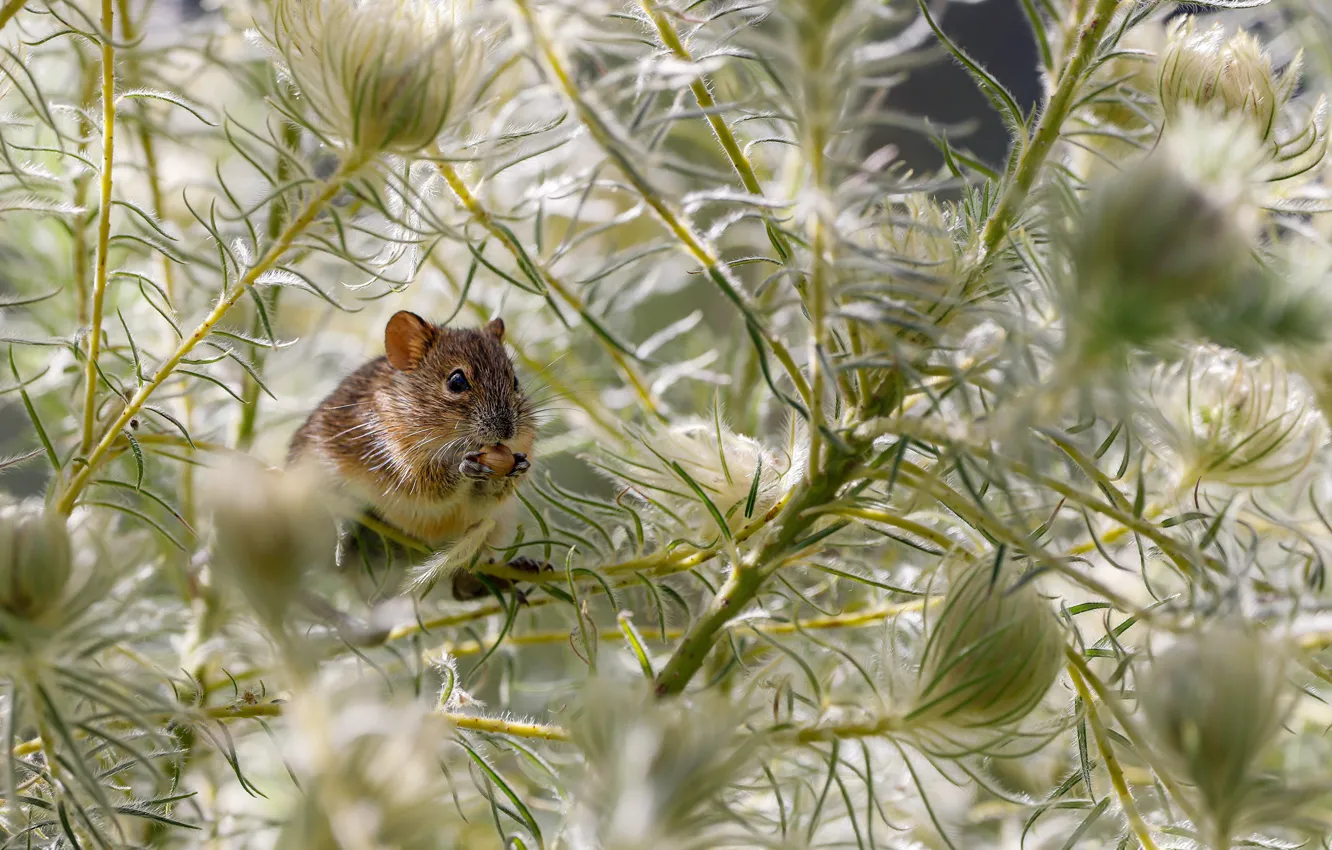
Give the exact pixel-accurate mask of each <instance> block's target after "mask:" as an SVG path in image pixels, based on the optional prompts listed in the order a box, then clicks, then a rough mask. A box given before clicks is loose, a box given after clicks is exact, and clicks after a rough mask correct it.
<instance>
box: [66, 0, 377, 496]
mask: <svg viewBox="0 0 1332 850" xmlns="http://www.w3.org/2000/svg"><path fill="white" fill-rule="evenodd" d="M108 2H109V0H108ZM362 164H363V161H362V160H360V159H357V158H349V159H347V160H345V161H344V162H343V163H342V164H341V165H340V166H339V167H338V170H337V171H336V172H334V173H333V174H332V176H330V177H329V178H328V180H327V181H326V182H325V183H324V185H323V187H322V188H321V189H320V190H319V192H318V193H317V194H315V195H313V196H312V197H311V198H310V199H309V200H308V201H307V202H306V204H305V208H304V209H303V210H302V211H301V214H300V215H299V216H297V217H296V218H295V219H294V220H293V221H292V222H291V223H290V224H288V225H287V226H286V227H285V228H284V229H283V231H282V234H281V235H280V236H279V237H278V238H277V241H275V242H274V243H273V244H272V245H271V246H269V249H268V250H267V251H266V252H264V255H263V256H262V257H260V258H259V259H258V260H257V261H256V262H255V264H254V265H253V266H251V267H250V268H249V270H247V271H246V272H245V274H244V275H243V276H242V277H241V279H240V280H239V281H238V282H237V284H236V286H235V287H233V288H232V290H231V291H230V292H229V293H225V294H223V295H222V297H221V298H219V299H218V302H217V305H216V306H215V307H214V308H213V309H212V311H211V312H210V313H209V314H208V315H207V316H205V317H204V319H203V321H202V322H200V323H199V325H198V327H196V328H195V329H194V330H193V331H192V332H190V334H189V335H188V336H186V337H185V338H184V339H182V340H181V341H180V344H179V345H178V346H177V347H176V350H175V351H174V352H172V354H171V356H170V357H168V358H167V359H166V361H165V362H163V363H162V365H161V366H159V367H158V368H157V371H156V372H154V373H153V377H152V378H151V379H149V380H148V381H147V382H146V383H144V385H143V386H141V387H139V389H138V391H137V392H136V393H134V396H133V397H132V398H131V399H130V400H129V402H127V403H126V405H125V409H124V410H123V411H121V413H120V416H118V417H116V420H115V421H114V422H112V423H111V424H110V425H109V426H108V427H107V429H106V431H105V432H104V433H103V435H102V439H101V441H100V442H98V444H97V446H96V448H94V449H93V451H92V453H91V454H90V455H89V456H88V458H87V461H86V462H85V464H84V466H83V468H82V469H80V470H79V473H78V474H77V475H75V476H74V478H73V479H72V480H71V481H70V483H69V486H68V487H67V488H66V489H65V492H64V493H63V494H62V495H61V497H60V500H59V502H57V504H56V507H57V509H58V510H59V511H60V512H61V513H63V514H66V515H68V514H69V513H70V512H72V511H73V510H74V505H75V503H76V502H77V500H78V497H79V493H80V492H81V491H82V490H83V488H84V486H85V485H86V484H87V483H88V480H89V478H91V477H92V474H93V472H94V470H96V468H97V466H98V464H99V463H100V462H101V460H102V459H103V458H104V457H105V455H106V453H107V452H108V451H110V449H111V447H112V445H113V444H114V443H115V441H116V439H117V438H118V437H119V436H120V432H121V430H122V429H124V427H125V426H126V425H128V424H129V421H130V419H132V418H134V416H135V414H137V413H138V412H139V411H140V410H141V409H143V406H144V405H145V404H147V403H148V399H149V397H150V396H151V395H152V394H153V392H154V391H156V390H157V388H158V387H160V386H161V385H162V383H163V382H164V381H166V379H167V378H169V377H170V376H171V373H172V372H174V371H175V369H176V367H177V366H179V365H180V362H181V361H182V360H184V359H185V358H186V357H187V356H189V353H190V352H191V351H193V350H194V347H195V346H196V345H198V344H199V343H200V342H202V341H203V339H204V337H206V336H208V334H209V333H211V332H212V330H213V327H214V326H215V325H217V323H218V322H220V321H221V320H222V317H223V316H225V315H226V314H227V311H228V310H230V309H231V308H232V307H233V306H235V305H236V302H238V301H240V299H241V298H243V297H244V296H245V292H246V290H248V289H249V288H250V287H251V286H253V285H254V283H255V281H257V280H258V279H259V278H260V276H261V275H263V274H264V272H266V271H268V270H269V269H271V268H272V267H273V266H274V265H275V264H276V263H277V262H278V260H280V259H282V257H283V255H284V254H286V253H287V251H288V249H290V248H291V244H292V242H293V241H295V239H296V237H297V236H299V235H300V234H301V233H303V232H304V231H305V229H306V228H307V227H309V226H310V224H311V223H313V222H314V220H315V218H316V217H317V216H318V215H319V213H320V212H321V211H322V210H323V209H324V207H326V206H327V205H328V203H329V201H331V200H333V197H334V196H335V195H337V193H338V190H339V189H341V188H342V184H343V183H345V182H346V180H347V179H348V177H350V176H351V174H352V173H354V172H355V171H356V170H357V169H359V168H360V166H361V165H362Z"/></svg>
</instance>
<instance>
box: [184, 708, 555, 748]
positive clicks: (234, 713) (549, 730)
mask: <svg viewBox="0 0 1332 850" xmlns="http://www.w3.org/2000/svg"><path fill="white" fill-rule="evenodd" d="M204 713H205V714H207V715H208V716H209V717H211V718H213V719H215V720H230V719H233V718H244V717H280V716H281V715H282V713H283V705H282V704H281V703H272V702H264V703H253V704H250V703H241V704H240V705H224V706H215V707H213V708H206V709H204ZM436 716H438V717H442V718H444V719H445V720H447V721H449V723H451V724H453V725H454V726H456V727H458V728H459V729H467V730H469V731H472V732H486V733H488V734H491V735H510V736H512V737H515V738H536V739H538V740H541V741H567V740H569V733H568V732H566V731H565V730H564V729H561V728H560V727H558V726H548V725H546V724H544V723H522V722H520V721H517V720H505V719H504V718H501V717H477V716H476V715H473V714H459V713H457V712H452V711H441V712H436Z"/></svg>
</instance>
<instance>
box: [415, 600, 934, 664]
mask: <svg viewBox="0 0 1332 850" xmlns="http://www.w3.org/2000/svg"><path fill="white" fill-rule="evenodd" d="M941 599H942V597H934V598H931V599H929V600H925V599H913V600H911V601H910V602H900V603H896V604H892V605H876V606H873V607H871V608H863V609H861V610H859V611H846V612H843V613H841V614H829V615H827V616H824V617H810V618H808V619H805V620H797V621H794V622H790V623H780V622H778V623H754V622H752V621H751V622H748V623H746V627H747V628H751V629H753V630H754V631H756V632H759V633H760V634H765V635H790V634H799V633H801V632H805V631H813V630H831V629H860V628H864V627H866V626H874V625H878V624H879V623H882V622H883V621H884V620H891V619H892V618H893V617H898V616H901V615H902V614H905V613H908V612H910V611H919V610H922V609H924V608H928V607H931V606H932V605H934V604H935V603H936V602H938V601H939V600H941ZM684 635H685V630H684V629H667V630H666V637H665V640H668V641H672V640H679V639H680V638H682V637H684ZM642 636H643V638H644V639H646V640H649V641H661V640H662V637H661V633H660V632H658V631H654V630H651V629H648V630H645V631H643V633H642ZM597 637H598V639H600V640H604V641H618V640H623V639H624V633H623V632H621V631H620V630H619V629H601V630H599V631H598V632H597ZM568 640H569V630H568V629H556V630H554V631H548V632H528V633H526V634H517V635H510V636H508V637H507V638H505V640H504V643H505V646H540V645H545V644H559V643H567V642H568ZM489 648H490V645H489V644H486V643H478V642H477V641H465V642H463V643H456V644H455V643H444V644H442V645H441V646H440V647H439V648H438V649H436V650H432V651H433V652H436V653H438V652H447V653H448V654H449V655H452V656H454V657H462V656H467V655H480V654H481V653H483V652H485V651H486V650H487V649H489Z"/></svg>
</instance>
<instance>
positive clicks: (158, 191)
mask: <svg viewBox="0 0 1332 850" xmlns="http://www.w3.org/2000/svg"><path fill="white" fill-rule="evenodd" d="M116 14H117V16H118V17H119V18H120V37H121V39H123V40H124V41H125V43H127V44H132V43H134V41H135V39H136V36H137V33H136V31H135V28H134V19H133V17H131V16H130V0H116ZM126 60H127V64H128V66H129V67H128V70H129V74H130V79H131V84H134V83H135V82H137V75H138V70H139V63H138V60H137V59H135V58H134V55H133V53H131V54H130V55H128V56H127V57H126ZM138 110H139V127H138V132H137V133H136V134H135V135H136V138H137V139H138V141H139V147H140V149H141V150H142V151H143V169H144V175H145V176H146V177H147V178H148V197H149V199H150V200H151V201H152V205H153V206H152V210H153V215H155V216H157V220H158V221H161V222H165V221H166V202H165V200H164V196H163V194H162V175H161V170H160V169H159V168H158V166H157V140H156V138H155V137H154V136H153V134H152V131H151V130H150V129H149V127H148V115H147V113H148V109H147V107H146V106H144V105H143V103H142V102H139V103H138ZM157 259H158V262H159V267H160V268H161V270H162V288H163V289H165V290H166V297H167V304H168V306H169V307H170V308H171V309H173V310H174V309H176V307H177V304H176V269H175V264H174V263H173V262H172V261H171V260H170V259H169V258H168V257H167V256H166V254H164V253H162V252H160V251H159V252H158V255H157ZM246 377H249V376H248V375H247V376H246ZM180 406H181V421H182V423H183V424H184V425H185V430H186V431H187V432H192V431H193V430H194V397H193V395H191V394H189V393H186V394H185V395H184V396H183V397H182V398H181V400H180ZM186 451H187V452H188V453H190V454H193V452H194V449H193V448H191V447H188V446H187V447H186ZM180 513H181V516H182V517H184V519H185V522H186V523H187V524H189V525H194V523H195V522H196V521H197V519H198V516H197V511H196V510H195V499H194V464H192V463H186V464H184V465H183V466H182V467H181V470H180Z"/></svg>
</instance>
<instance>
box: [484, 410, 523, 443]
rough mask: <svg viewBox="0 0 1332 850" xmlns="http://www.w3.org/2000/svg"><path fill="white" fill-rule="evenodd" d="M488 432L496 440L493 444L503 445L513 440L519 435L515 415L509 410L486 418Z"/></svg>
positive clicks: (496, 412) (497, 411) (497, 412)
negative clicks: (514, 419)
mask: <svg viewBox="0 0 1332 850" xmlns="http://www.w3.org/2000/svg"><path fill="white" fill-rule="evenodd" d="M486 420H487V421H486V426H487V428H486V430H488V431H489V432H490V435H491V436H492V437H493V438H494V440H493V442H496V443H503V442H505V441H506V440H512V439H513V438H514V436H515V435H516V434H517V433H518V428H517V427H516V426H515V424H514V421H513V413H512V411H509V410H507V409H502V410H496V411H493V412H492V413H491V415H490V416H488V417H486Z"/></svg>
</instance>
